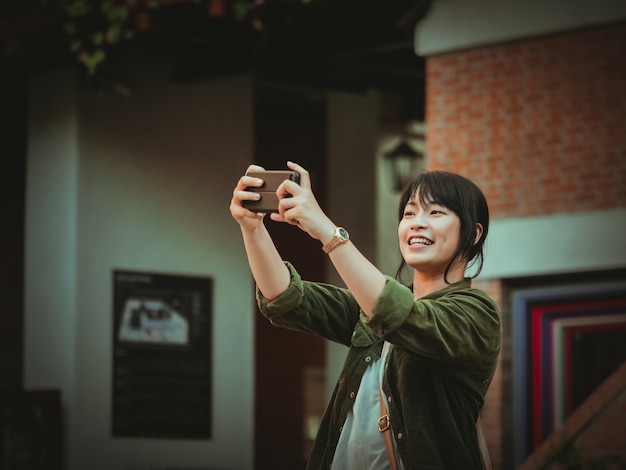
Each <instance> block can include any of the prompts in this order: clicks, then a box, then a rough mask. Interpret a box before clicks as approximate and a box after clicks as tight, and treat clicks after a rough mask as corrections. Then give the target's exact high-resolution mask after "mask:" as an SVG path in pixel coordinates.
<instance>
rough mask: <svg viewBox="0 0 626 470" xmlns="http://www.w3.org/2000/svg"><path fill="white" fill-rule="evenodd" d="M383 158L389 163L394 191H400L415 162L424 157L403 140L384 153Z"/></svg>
mask: <svg viewBox="0 0 626 470" xmlns="http://www.w3.org/2000/svg"><path fill="white" fill-rule="evenodd" d="M385 158H386V159H387V160H389V162H390V163H391V173H392V176H393V189H394V191H401V190H402V188H403V187H404V185H405V184H406V182H407V181H408V180H409V178H410V177H411V174H412V173H413V171H414V169H415V168H416V164H417V162H419V161H420V160H422V159H423V158H424V155H423V154H422V153H421V152H418V151H417V150H415V149H414V148H413V147H412V146H411V145H409V144H408V143H407V142H406V141H405V140H401V141H400V143H399V144H398V145H397V146H396V147H394V148H393V149H392V150H390V151H389V152H387V153H386V154H385Z"/></svg>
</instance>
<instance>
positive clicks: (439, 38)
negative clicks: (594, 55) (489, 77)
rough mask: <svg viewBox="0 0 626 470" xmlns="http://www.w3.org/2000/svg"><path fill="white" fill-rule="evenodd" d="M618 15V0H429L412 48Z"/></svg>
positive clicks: (622, 5) (449, 47)
mask: <svg viewBox="0 0 626 470" xmlns="http://www.w3.org/2000/svg"><path fill="white" fill-rule="evenodd" d="M624 20H626V2H625V1H624V0H594V1H593V2H589V1H586V0H524V1H520V0H435V1H434V2H433V4H432V7H431V9H430V11H429V13H428V15H427V16H426V18H425V19H424V20H422V21H421V22H420V23H419V24H418V25H417V28H416V34H415V50H416V52H417V54H418V55H422V56H428V55H432V54H439V53H444V52H449V51H453V50H456V49H465V48H469V47H476V46H482V45H485V44H494V43H501V42H504V41H511V40H515V39H520V38H527V37H533V36H540V35H545V34H553V33H557V32H561V31H567V30H573V29H580V28H585V27H590V26H597V25H601V24H606V23H612V22H618V21H624Z"/></svg>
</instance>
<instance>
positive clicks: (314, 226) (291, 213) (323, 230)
mask: <svg viewBox="0 0 626 470" xmlns="http://www.w3.org/2000/svg"><path fill="white" fill-rule="evenodd" d="M287 166H288V167H289V168H290V169H292V170H296V171H298V172H299V173H300V184H299V185H298V184H296V183H294V182H293V181H285V182H284V183H283V184H282V185H281V186H280V187H279V188H278V197H279V199H280V204H279V212H278V213H273V214H271V216H270V217H271V218H272V220H275V221H277V222H287V223H289V224H291V225H295V226H297V227H299V228H300V229H301V230H303V231H305V232H306V233H308V234H309V235H310V236H311V237H312V238H314V239H316V240H319V241H320V242H321V244H322V246H323V245H325V244H327V243H328V242H330V241H331V240H332V238H333V237H334V235H335V229H336V225H335V224H334V223H333V221H331V220H330V218H328V216H327V215H326V214H325V213H324V212H323V211H322V209H321V208H320V206H319V204H318V202H317V200H316V199H315V196H314V195H313V192H312V190H311V179H310V175H309V172H308V171H307V170H306V169H304V168H303V167H301V166H300V165H297V164H295V163H292V162H288V163H287ZM328 256H329V257H330V260H331V262H332V263H333V265H334V266H335V269H336V270H337V273H338V274H339V275H340V276H341V278H342V279H343V281H344V282H345V284H346V286H347V287H348V289H349V290H350V291H351V292H352V295H354V297H355V299H356V301H357V302H358V304H359V306H360V307H361V309H362V310H363V312H364V313H365V314H366V315H367V316H370V315H371V314H372V311H373V309H374V306H375V305H376V303H377V301H378V298H379V296H380V294H381V292H382V290H383V288H384V286H385V282H386V281H385V277H384V275H383V274H382V273H381V272H380V271H379V270H378V269H377V268H376V267H375V266H374V265H373V264H372V263H371V262H370V261H369V260H368V259H367V258H365V256H363V255H362V254H361V252H360V251H359V250H358V249H357V248H356V246H355V245H354V244H353V243H352V242H350V241H348V242H347V243H343V244H341V245H339V246H337V247H336V248H334V249H333V250H332V251H331V252H330V253H329V254H328ZM262 292H263V291H262Z"/></svg>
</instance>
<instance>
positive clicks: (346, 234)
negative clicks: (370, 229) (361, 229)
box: [339, 228, 350, 240]
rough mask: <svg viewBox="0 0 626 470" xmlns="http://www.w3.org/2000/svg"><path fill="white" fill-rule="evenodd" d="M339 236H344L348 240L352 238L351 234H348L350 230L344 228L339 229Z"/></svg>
mask: <svg viewBox="0 0 626 470" xmlns="http://www.w3.org/2000/svg"><path fill="white" fill-rule="evenodd" d="M339 236H340V237H341V238H343V239H344V240H347V239H348V238H350V235H348V232H347V231H346V230H345V229H343V228H340V229H339Z"/></svg>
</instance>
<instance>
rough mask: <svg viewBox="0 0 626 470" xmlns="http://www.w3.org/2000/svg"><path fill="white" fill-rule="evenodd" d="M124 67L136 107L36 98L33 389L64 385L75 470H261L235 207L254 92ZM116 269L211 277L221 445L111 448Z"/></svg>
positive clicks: (114, 100) (102, 100) (61, 84)
mask: <svg viewBox="0 0 626 470" xmlns="http://www.w3.org/2000/svg"><path fill="white" fill-rule="evenodd" d="M168 65H169V64H161V63H149V62H146V63H137V64H134V65H133V66H130V64H128V65H127V68H126V69H125V70H128V74H129V81H130V82H131V83H133V84H134V85H135V86H134V94H133V96H132V97H130V98H123V97H121V96H117V95H109V96H106V97H101V96H98V95H97V94H95V93H92V92H89V91H81V92H79V91H77V88H76V82H75V80H74V79H73V75H71V74H70V73H68V72H62V73H58V74H52V75H48V76H42V77H38V78H37V79H36V80H34V82H33V85H32V95H31V108H30V110H31V116H32V118H31V124H30V136H29V156H28V178H29V181H28V190H27V192H28V194H27V201H28V208H27V227H26V233H27V241H26V356H25V382H26V384H25V385H26V388H28V389H38V388H42V387H47V388H49V387H55V388H60V389H61V390H62V394H63V404H64V413H65V419H66V423H65V424H66V434H67V438H68V443H67V465H66V468H68V469H69V470H83V469H86V468H89V469H93V470H99V469H102V470H117V469H120V470H122V469H136V470H143V469H148V468H150V469H161V468H179V467H181V468H186V467H193V468H198V469H203V468H206V469H208V468H211V469H251V468H253V461H252V460H253V453H252V451H253V429H254V427H253V418H254V410H253V393H254V388H253V385H254V380H253V378H254V377H253V375H254V367H253V365H254V363H253V345H254V341H253V334H254V331H253V317H252V316H253V314H254V313H253V304H252V301H253V297H252V292H253V290H252V289H253V286H252V283H251V278H250V276H249V270H248V267H247V263H246V260H245V257H244V253H243V249H242V244H241V236H240V232H239V229H238V226H237V225H236V223H235V222H234V221H233V220H232V219H231V217H230V214H229V211H228V204H229V201H230V195H231V193H232V188H233V186H234V183H235V181H236V179H237V178H238V177H239V175H240V174H241V173H242V172H243V171H244V170H245V168H246V167H247V165H248V163H249V162H250V161H251V160H252V151H253V149H252V124H253V123H252V83H251V80H250V79H249V78H246V77H240V78H234V79H228V80H222V81H216V82H203V83H199V84H194V85H176V84H173V83H170V82H168V81H167V79H166V77H167V71H168V67H167V66H168ZM114 269H129V270H131V269H132V270H145V271H154V272H160V273H172V274H184V275H201V276H209V277H212V278H213V281H214V304H213V380H214V386H213V394H214V396H213V433H214V437H213V438H212V439H211V440H208V441H179V440H159V439H129V438H115V439H113V438H112V437H111V435H110V428H111V425H110V419H111V374H112V370H111V365H112V351H111V344H112V337H111V335H112V284H111V273H112V270H114Z"/></svg>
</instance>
